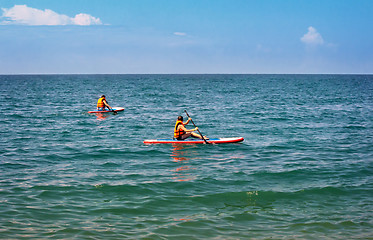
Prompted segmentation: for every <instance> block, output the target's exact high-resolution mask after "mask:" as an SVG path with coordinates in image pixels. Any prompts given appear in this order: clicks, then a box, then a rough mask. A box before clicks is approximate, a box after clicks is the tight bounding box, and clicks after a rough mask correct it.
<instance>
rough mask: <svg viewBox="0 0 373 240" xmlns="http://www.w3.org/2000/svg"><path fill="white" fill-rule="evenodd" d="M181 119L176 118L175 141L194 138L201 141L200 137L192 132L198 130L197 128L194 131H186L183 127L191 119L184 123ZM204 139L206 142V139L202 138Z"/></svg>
mask: <svg viewBox="0 0 373 240" xmlns="http://www.w3.org/2000/svg"><path fill="white" fill-rule="evenodd" d="M183 120H184V119H183V117H182V116H178V117H177V121H176V124H175V129H174V138H175V139H177V140H184V139H187V138H188V137H194V138H199V139H203V138H202V136H201V135H199V134H197V133H195V132H194V131H197V130H198V127H196V128H194V129H186V128H185V125H187V124H188V123H189V122H190V121H191V120H192V119H191V118H189V119H188V120H187V121H186V122H185V123H184V122H183ZM204 138H205V139H206V140H207V139H208V138H207V137H206V136H204Z"/></svg>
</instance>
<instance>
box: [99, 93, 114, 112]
mask: <svg viewBox="0 0 373 240" xmlns="http://www.w3.org/2000/svg"><path fill="white" fill-rule="evenodd" d="M105 107H107V108H108V109H109V110H111V107H110V106H109V104H108V103H107V101H106V99H105V95H102V96H101V97H100V98H99V99H98V101H97V110H98V111H105Z"/></svg>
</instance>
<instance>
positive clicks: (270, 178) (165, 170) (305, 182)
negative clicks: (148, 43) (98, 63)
mask: <svg viewBox="0 0 373 240" xmlns="http://www.w3.org/2000/svg"><path fill="white" fill-rule="evenodd" d="M372 92H373V76H372V75H368V76H366V75H365V76H354V75H43V76H0V96H1V99H3V108H2V109H3V111H2V115H1V118H0V123H1V140H2V141H1V143H0V154H1V161H0V201H1V204H0V216H1V218H0V238H2V239H28V238H37V239H45V238H53V239H55V238H59V239H74V238H75V239H127V238H129V239H131V238H133V239H141V238H149V239H203V238H214V239H244V238H254V239H270V238H273V239H279V238H284V239H299V238H301V239H302V238H303V239H304V238H305V239H328V238H329V239H336V238H337V239H338V238H339V239H351V238H353V239H367V238H369V237H371V236H372V230H371V229H372V227H373V221H372V173H373V172H372V165H373V164H372V163H373V161H372V160H373V144H372V143H373V140H372V136H373V94H372ZM101 94H105V95H106V96H107V99H108V101H109V103H110V105H111V106H119V107H125V111H124V112H122V113H118V114H117V115H113V114H107V115H94V114H87V113H86V112H87V111H89V110H92V109H95V105H96V101H97V99H98V97H99V96H100V95H101ZM184 109H187V110H188V112H189V113H190V114H191V116H192V117H193V120H194V122H195V123H196V124H197V125H198V126H199V128H200V130H201V132H202V133H203V134H205V135H208V136H209V137H235V136H242V137H244V138H245V142H243V143H241V144H226V145H187V146H172V145H144V144H143V143H142V141H143V140H144V139H149V138H150V139H154V138H171V137H172V134H173V125H174V123H175V120H176V117H177V116H178V115H180V114H182V113H183V111H184ZM189 128H192V126H189Z"/></svg>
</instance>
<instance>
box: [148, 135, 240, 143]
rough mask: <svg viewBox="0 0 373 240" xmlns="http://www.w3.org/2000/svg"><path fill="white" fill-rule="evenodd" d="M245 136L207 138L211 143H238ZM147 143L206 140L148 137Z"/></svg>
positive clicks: (199, 140) (200, 140)
mask: <svg viewBox="0 0 373 240" xmlns="http://www.w3.org/2000/svg"><path fill="white" fill-rule="evenodd" d="M243 140H244V139H243V137H231V138H212V139H209V140H207V142H208V143H211V144H220V143H237V142H242V141H243ZM144 143H145V144H167V143H171V144H203V143H205V141H203V140H202V139H193V138H192V139H186V140H174V139H148V140H144Z"/></svg>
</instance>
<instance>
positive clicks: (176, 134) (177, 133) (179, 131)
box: [174, 120, 185, 139]
mask: <svg viewBox="0 0 373 240" xmlns="http://www.w3.org/2000/svg"><path fill="white" fill-rule="evenodd" d="M179 124H181V125H183V126H184V123H183V121H180V120H177V121H176V124H175V129H174V138H176V139H178V138H179V137H181V135H183V134H185V131H184V130H183V129H177V128H178V126H179Z"/></svg>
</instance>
